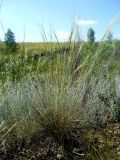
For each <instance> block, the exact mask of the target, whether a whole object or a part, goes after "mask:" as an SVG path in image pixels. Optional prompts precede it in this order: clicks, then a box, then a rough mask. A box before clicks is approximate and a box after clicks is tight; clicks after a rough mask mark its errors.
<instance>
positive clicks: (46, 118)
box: [0, 32, 120, 142]
mask: <svg viewBox="0 0 120 160" xmlns="http://www.w3.org/2000/svg"><path fill="white" fill-rule="evenodd" d="M72 37H73V32H71V37H70V40H69V42H68V43H67V48H65V49H63V48H64V47H63V46H62V47H61V44H60V43H59V42H58V48H59V49H58V51H57V53H56V52H55V51H54V44H53V43H51V45H50V44H49V47H50V48H51V49H50V54H49V55H42V56H41V55H39V56H38V57H37V59H36V58H35V55H32V53H28V52H27V49H25V48H24V47H23V48H24V49H23V50H21V51H20V53H16V55H8V57H9V58H8V59H7V62H6V63H3V64H2V65H1V73H0V77H1V81H0V139H1V142H2V141H3V140H4V139H5V138H7V137H10V136H15V135H16V136H18V137H28V138H29V137H31V136H32V135H34V134H35V133H44V134H46V135H49V136H52V137H54V138H56V139H58V140H62V139H64V138H66V137H70V136H73V135H74V132H75V131H76V130H82V129H84V128H89V127H100V126H102V125H105V124H106V123H108V122H110V121H115V120H116V117H117V116H119V115H118V110H119V107H118V100H119V94H118V92H117V90H116V88H118V86H119V84H118V81H116V79H117V78H118V79H119V71H118V70H117V68H116V69H114V68H115V67H114V65H115V62H116V63H117V58H116V55H117V52H116V45H118V44H119V42H118V41H112V42H106V41H102V42H98V43H86V42H76V41H75V40H74V41H73V40H72ZM62 45H63V44H62ZM119 45H120V44H119ZM119 45H118V46H119ZM117 56H118V55H117Z"/></svg>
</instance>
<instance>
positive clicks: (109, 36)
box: [106, 32, 113, 42]
mask: <svg viewBox="0 0 120 160" xmlns="http://www.w3.org/2000/svg"><path fill="white" fill-rule="evenodd" d="M106 40H107V41H109V42H111V41H112V40H113V35H112V33H111V32H108V34H107V36H106Z"/></svg>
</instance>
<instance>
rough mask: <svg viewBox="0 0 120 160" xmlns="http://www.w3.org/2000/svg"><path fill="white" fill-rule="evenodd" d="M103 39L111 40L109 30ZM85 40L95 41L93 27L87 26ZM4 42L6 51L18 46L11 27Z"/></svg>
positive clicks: (13, 50) (14, 49) (13, 49)
mask: <svg viewBox="0 0 120 160" xmlns="http://www.w3.org/2000/svg"><path fill="white" fill-rule="evenodd" d="M105 40H106V41H109V42H110V41H112V40H113V35H112V33H111V32H110V31H109V32H108V34H107V36H106V39H105ZM87 42H90V43H94V42H95V31H94V29H93V28H89V29H88V31H87ZM4 43H5V46H6V48H5V49H6V52H9V53H14V52H16V51H17V49H18V48H19V47H18V43H17V42H16V40H15V34H14V32H12V30H11V29H8V30H7V32H6V33H5V37H4Z"/></svg>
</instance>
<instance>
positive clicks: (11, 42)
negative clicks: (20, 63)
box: [5, 29, 18, 53]
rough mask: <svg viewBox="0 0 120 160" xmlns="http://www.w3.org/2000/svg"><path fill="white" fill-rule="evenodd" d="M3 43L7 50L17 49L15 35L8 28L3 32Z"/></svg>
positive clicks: (14, 50)
mask: <svg viewBox="0 0 120 160" xmlns="http://www.w3.org/2000/svg"><path fill="white" fill-rule="evenodd" d="M5 45H6V51H7V52H9V53H12V52H16V51H17V48H18V45H17V43H16V41H15V35H14V33H13V32H12V31H11V30H10V29H8V30H7V33H6V34H5Z"/></svg>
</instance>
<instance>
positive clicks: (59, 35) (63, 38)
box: [56, 31, 70, 41]
mask: <svg viewBox="0 0 120 160" xmlns="http://www.w3.org/2000/svg"><path fill="white" fill-rule="evenodd" d="M56 35H57V38H58V40H59V41H67V40H68V39H69V36H70V32H65V31H58V32H57V34H56Z"/></svg>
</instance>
